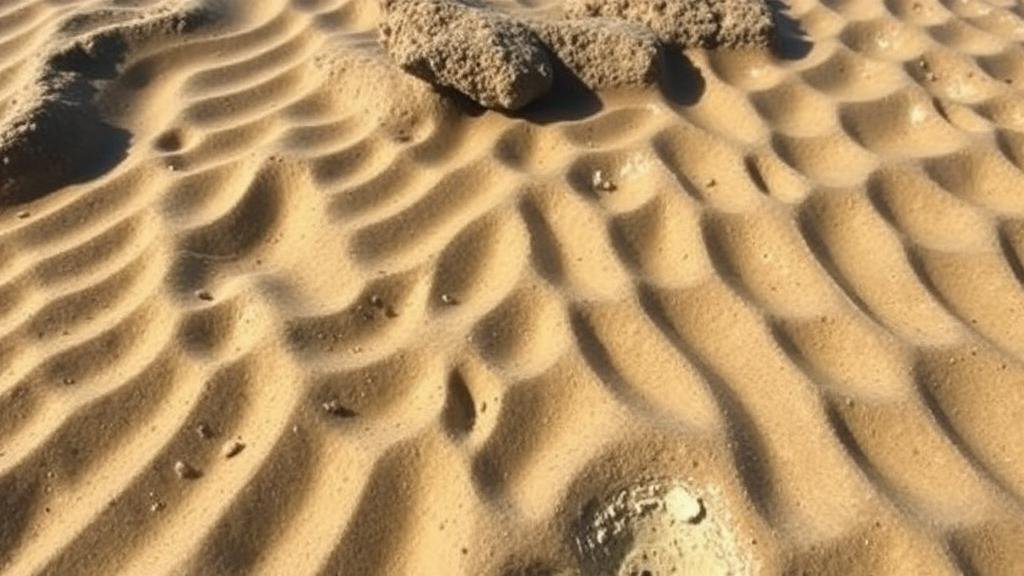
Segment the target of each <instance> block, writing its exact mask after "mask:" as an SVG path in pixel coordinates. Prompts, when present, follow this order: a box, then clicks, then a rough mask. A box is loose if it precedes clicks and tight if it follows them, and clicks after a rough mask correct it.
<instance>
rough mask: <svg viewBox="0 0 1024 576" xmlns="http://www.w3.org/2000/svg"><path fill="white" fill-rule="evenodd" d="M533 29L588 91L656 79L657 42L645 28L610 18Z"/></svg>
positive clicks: (549, 23) (539, 24) (551, 23)
mask: <svg viewBox="0 0 1024 576" xmlns="http://www.w3.org/2000/svg"><path fill="white" fill-rule="evenodd" d="M534 30H535V31H536V32H537V35H538V36H540V38H541V40H543V41H544V44H546V45H547V46H548V48H549V49H550V50H551V51H552V53H553V54H554V55H555V56H556V57H557V58H558V59H559V60H560V61H561V62H562V63H563V64H564V65H565V67H566V68H568V69H569V70H571V71H572V72H573V73H574V74H576V76H577V77H578V78H579V79H580V80H581V81H582V82H583V83H584V84H586V85H587V87H588V88H590V89H592V90H600V89H604V88H619V87H626V86H645V85H648V84H652V83H654V82H655V81H656V80H657V75H658V62H659V54H660V50H659V46H658V39H657V37H656V36H655V35H654V33H653V32H651V31H650V30H649V29H648V28H645V27H644V26H641V25H639V24H633V23H631V22H626V21H624V20H616V19H612V18H580V19H572V20H555V21H550V20H544V21H538V22H536V23H535V24H534Z"/></svg>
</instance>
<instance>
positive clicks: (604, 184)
mask: <svg viewBox="0 0 1024 576" xmlns="http://www.w3.org/2000/svg"><path fill="white" fill-rule="evenodd" d="M591 184H592V185H593V186H594V190H598V191H601V192H614V191H615V183H614V182H612V181H611V180H609V179H608V178H605V177H604V174H603V173H602V172H601V171H600V170H597V171H595V172H594V178H593V179H592V180H591Z"/></svg>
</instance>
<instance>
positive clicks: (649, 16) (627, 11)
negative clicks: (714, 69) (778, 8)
mask: <svg viewBox="0 0 1024 576" xmlns="http://www.w3.org/2000/svg"><path fill="white" fill-rule="evenodd" d="M564 10H565V14H566V16H568V17H570V18H585V17H595V16H603V17H608V18H621V19H623V20H627V21H629V22H634V23H637V24H642V25H644V26H647V27H649V28H650V29H651V30H653V31H654V33H655V34H656V35H657V36H658V39H659V40H661V41H662V42H665V43H667V44H675V45H678V46H682V47H684V48H696V47H699V48H716V47H728V48H737V47H743V46H767V45H768V44H769V43H770V41H771V37H772V33H773V29H774V23H773V20H772V14H771V11H770V10H769V9H768V5H767V4H766V3H765V2H763V1H762V0H566V1H565V4H564Z"/></svg>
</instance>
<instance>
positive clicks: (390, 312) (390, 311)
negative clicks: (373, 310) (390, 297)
mask: <svg viewBox="0 0 1024 576" xmlns="http://www.w3.org/2000/svg"><path fill="white" fill-rule="evenodd" d="M384 315H385V316H387V317H388V318H398V311H397V310H395V309H394V308H393V307H391V306H388V307H387V310H385V311H384Z"/></svg>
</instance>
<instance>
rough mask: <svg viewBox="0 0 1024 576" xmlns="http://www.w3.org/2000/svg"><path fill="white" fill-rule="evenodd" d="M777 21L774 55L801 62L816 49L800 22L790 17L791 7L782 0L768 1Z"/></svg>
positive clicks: (772, 47)
mask: <svg viewBox="0 0 1024 576" xmlns="http://www.w3.org/2000/svg"><path fill="white" fill-rule="evenodd" d="M766 2H767V4H768V8H769V9H770V10H771V12H772V18H773V19H774V20H775V40H774V41H773V42H772V46H771V49H772V54H774V55H775V56H777V57H778V58H781V59H782V60H801V59H803V58H804V57H805V56H807V54H809V53H810V52H811V49H812V48H814V43H813V42H811V39H810V36H808V35H807V31H806V30H804V27H803V25H802V24H800V21H799V20H797V19H795V18H793V17H792V16H790V15H789V5H788V4H786V3H785V2H783V1H782V0H766Z"/></svg>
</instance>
